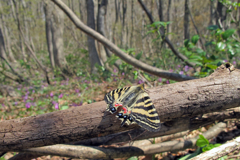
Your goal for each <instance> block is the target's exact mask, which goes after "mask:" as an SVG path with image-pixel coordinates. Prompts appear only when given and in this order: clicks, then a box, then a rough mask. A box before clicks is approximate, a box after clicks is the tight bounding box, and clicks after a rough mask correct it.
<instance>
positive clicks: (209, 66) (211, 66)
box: [206, 64, 217, 69]
mask: <svg viewBox="0 0 240 160" xmlns="http://www.w3.org/2000/svg"><path fill="white" fill-rule="evenodd" d="M206 66H207V67H208V68H211V69H217V66H216V65H212V64H206Z"/></svg>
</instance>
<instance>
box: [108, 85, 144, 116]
mask: <svg viewBox="0 0 240 160" xmlns="http://www.w3.org/2000/svg"><path fill="white" fill-rule="evenodd" d="M142 92H144V85H143V84H140V85H137V86H131V87H124V88H120V89H115V90H112V91H110V92H108V93H107V94H106V95H105V97H104V100H105V101H106V103H107V108H106V110H107V111H110V112H111V113H112V114H113V113H115V112H116V111H117V108H118V106H126V105H129V103H132V102H133V101H135V99H136V97H138V96H139V94H141V93H142Z"/></svg>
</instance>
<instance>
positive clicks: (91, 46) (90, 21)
mask: <svg viewBox="0 0 240 160" xmlns="http://www.w3.org/2000/svg"><path fill="white" fill-rule="evenodd" d="M86 5H87V25H88V26H89V27H90V28H92V29H94V30H95V20H94V4H93V0H86ZM87 39H88V52H89V59H90V64H91V72H92V73H94V74H95V73H96V72H97V68H96V67H95V64H98V65H101V62H100V59H99V57H98V53H97V50H96V46H95V39H93V38H92V37H90V36H87Z"/></svg>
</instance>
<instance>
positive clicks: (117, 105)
mask: <svg viewBox="0 0 240 160" xmlns="http://www.w3.org/2000/svg"><path fill="white" fill-rule="evenodd" d="M114 106H115V107H119V106H122V104H119V103H117V104H115V105H114Z"/></svg>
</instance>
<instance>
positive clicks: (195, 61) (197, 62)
mask: <svg viewBox="0 0 240 160" xmlns="http://www.w3.org/2000/svg"><path fill="white" fill-rule="evenodd" d="M188 62H192V63H195V64H197V65H200V66H202V65H203V64H202V63H201V62H199V61H198V60H197V59H189V60H188Z"/></svg>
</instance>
